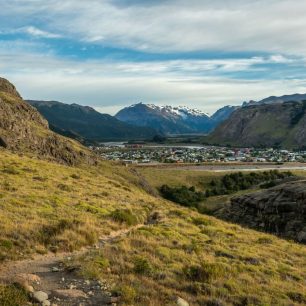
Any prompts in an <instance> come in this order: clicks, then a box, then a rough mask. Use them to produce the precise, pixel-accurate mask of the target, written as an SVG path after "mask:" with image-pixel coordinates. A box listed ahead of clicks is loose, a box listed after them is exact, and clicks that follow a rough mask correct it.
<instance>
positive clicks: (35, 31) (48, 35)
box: [17, 26, 62, 38]
mask: <svg viewBox="0 0 306 306" xmlns="http://www.w3.org/2000/svg"><path fill="white" fill-rule="evenodd" d="M17 31H20V32H24V33H27V34H29V35H32V36H35V37H42V38H61V37H62V36H61V35H59V34H54V33H50V32H47V31H43V30H40V29H38V28H36V27H33V26H28V27H24V28H21V29H19V30H17Z"/></svg>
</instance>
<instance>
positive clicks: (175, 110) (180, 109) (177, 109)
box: [130, 103, 210, 119]
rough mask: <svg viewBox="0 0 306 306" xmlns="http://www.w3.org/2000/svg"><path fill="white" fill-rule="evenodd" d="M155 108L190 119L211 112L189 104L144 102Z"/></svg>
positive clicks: (134, 105) (206, 115) (204, 115)
mask: <svg viewBox="0 0 306 306" xmlns="http://www.w3.org/2000/svg"><path fill="white" fill-rule="evenodd" d="M139 104H143V103H138V104H133V105H131V106H130V108H133V107H136V106H137V105H139ZM143 105H145V106H147V107H149V108H151V109H153V110H156V111H158V112H161V113H168V114H171V115H174V116H180V117H181V118H182V119H188V117H210V115H209V114H207V113H205V112H203V111H201V110H199V109H196V108H189V107H188V106H170V105H163V106H159V105H155V104H143Z"/></svg>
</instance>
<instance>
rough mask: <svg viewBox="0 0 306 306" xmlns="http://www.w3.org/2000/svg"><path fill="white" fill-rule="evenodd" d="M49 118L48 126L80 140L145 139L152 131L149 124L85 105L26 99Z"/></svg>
mask: <svg viewBox="0 0 306 306" xmlns="http://www.w3.org/2000/svg"><path fill="white" fill-rule="evenodd" d="M27 102H28V103H29V104H31V105H32V106H34V107H35V108H36V109H37V110H38V111H39V112H40V113H41V114H42V115H43V116H44V117H45V118H46V119H47V120H48V122H49V124H50V127H51V128H52V129H53V130H54V131H56V132H57V133H60V134H62V135H65V136H69V137H73V138H76V139H78V140H81V141H84V142H89V143H90V142H101V141H111V140H129V139H138V140H139V139H148V138H152V137H153V136H154V135H156V131H155V130H153V129H152V128H143V127H141V128H140V127H137V126H133V125H130V124H127V123H124V122H122V121H120V120H118V119H116V118H114V117H113V116H111V115H107V114H101V113H99V112H97V111H96V110H94V109H93V108H91V107H89V106H81V105H78V104H65V103H61V102H57V101H33V100H28V101H27Z"/></svg>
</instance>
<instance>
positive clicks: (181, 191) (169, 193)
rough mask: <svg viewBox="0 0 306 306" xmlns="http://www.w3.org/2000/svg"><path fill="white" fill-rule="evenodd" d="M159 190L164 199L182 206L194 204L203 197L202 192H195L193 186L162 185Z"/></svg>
mask: <svg viewBox="0 0 306 306" xmlns="http://www.w3.org/2000/svg"><path fill="white" fill-rule="evenodd" d="M160 192H161V194H162V196H163V197H164V198H165V199H168V200H170V201H173V202H176V203H179V204H182V205H184V206H189V207H190V206H195V205H196V204H197V203H198V202H201V201H203V200H204V199H205V195H204V193H202V192H196V191H195V188H194V187H190V188H188V187H186V186H181V187H173V188H172V187H169V186H168V185H163V186H161V188H160Z"/></svg>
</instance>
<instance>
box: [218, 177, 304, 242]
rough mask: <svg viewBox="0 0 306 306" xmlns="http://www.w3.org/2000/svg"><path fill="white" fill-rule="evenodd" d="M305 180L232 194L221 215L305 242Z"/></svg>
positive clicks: (252, 226) (232, 220) (230, 219)
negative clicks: (228, 204)
mask: <svg viewBox="0 0 306 306" xmlns="http://www.w3.org/2000/svg"><path fill="white" fill-rule="evenodd" d="M305 212H306V181H299V182H291V183H286V184H283V185H280V186H277V187H274V188H270V189H267V190H264V191H259V192H256V193H251V194H248V195H243V196H240V197H235V198H233V199H232V200H231V205H230V206H229V207H227V208H226V209H224V211H223V212H220V216H221V217H223V218H224V219H226V220H229V221H231V222H236V223H239V224H242V225H245V226H248V227H251V228H254V229H259V230H262V231H265V232H270V233H273V234H276V235H279V236H281V237H285V238H288V239H293V240H296V241H298V242H302V243H306V227H305V224H306V215H305Z"/></svg>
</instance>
